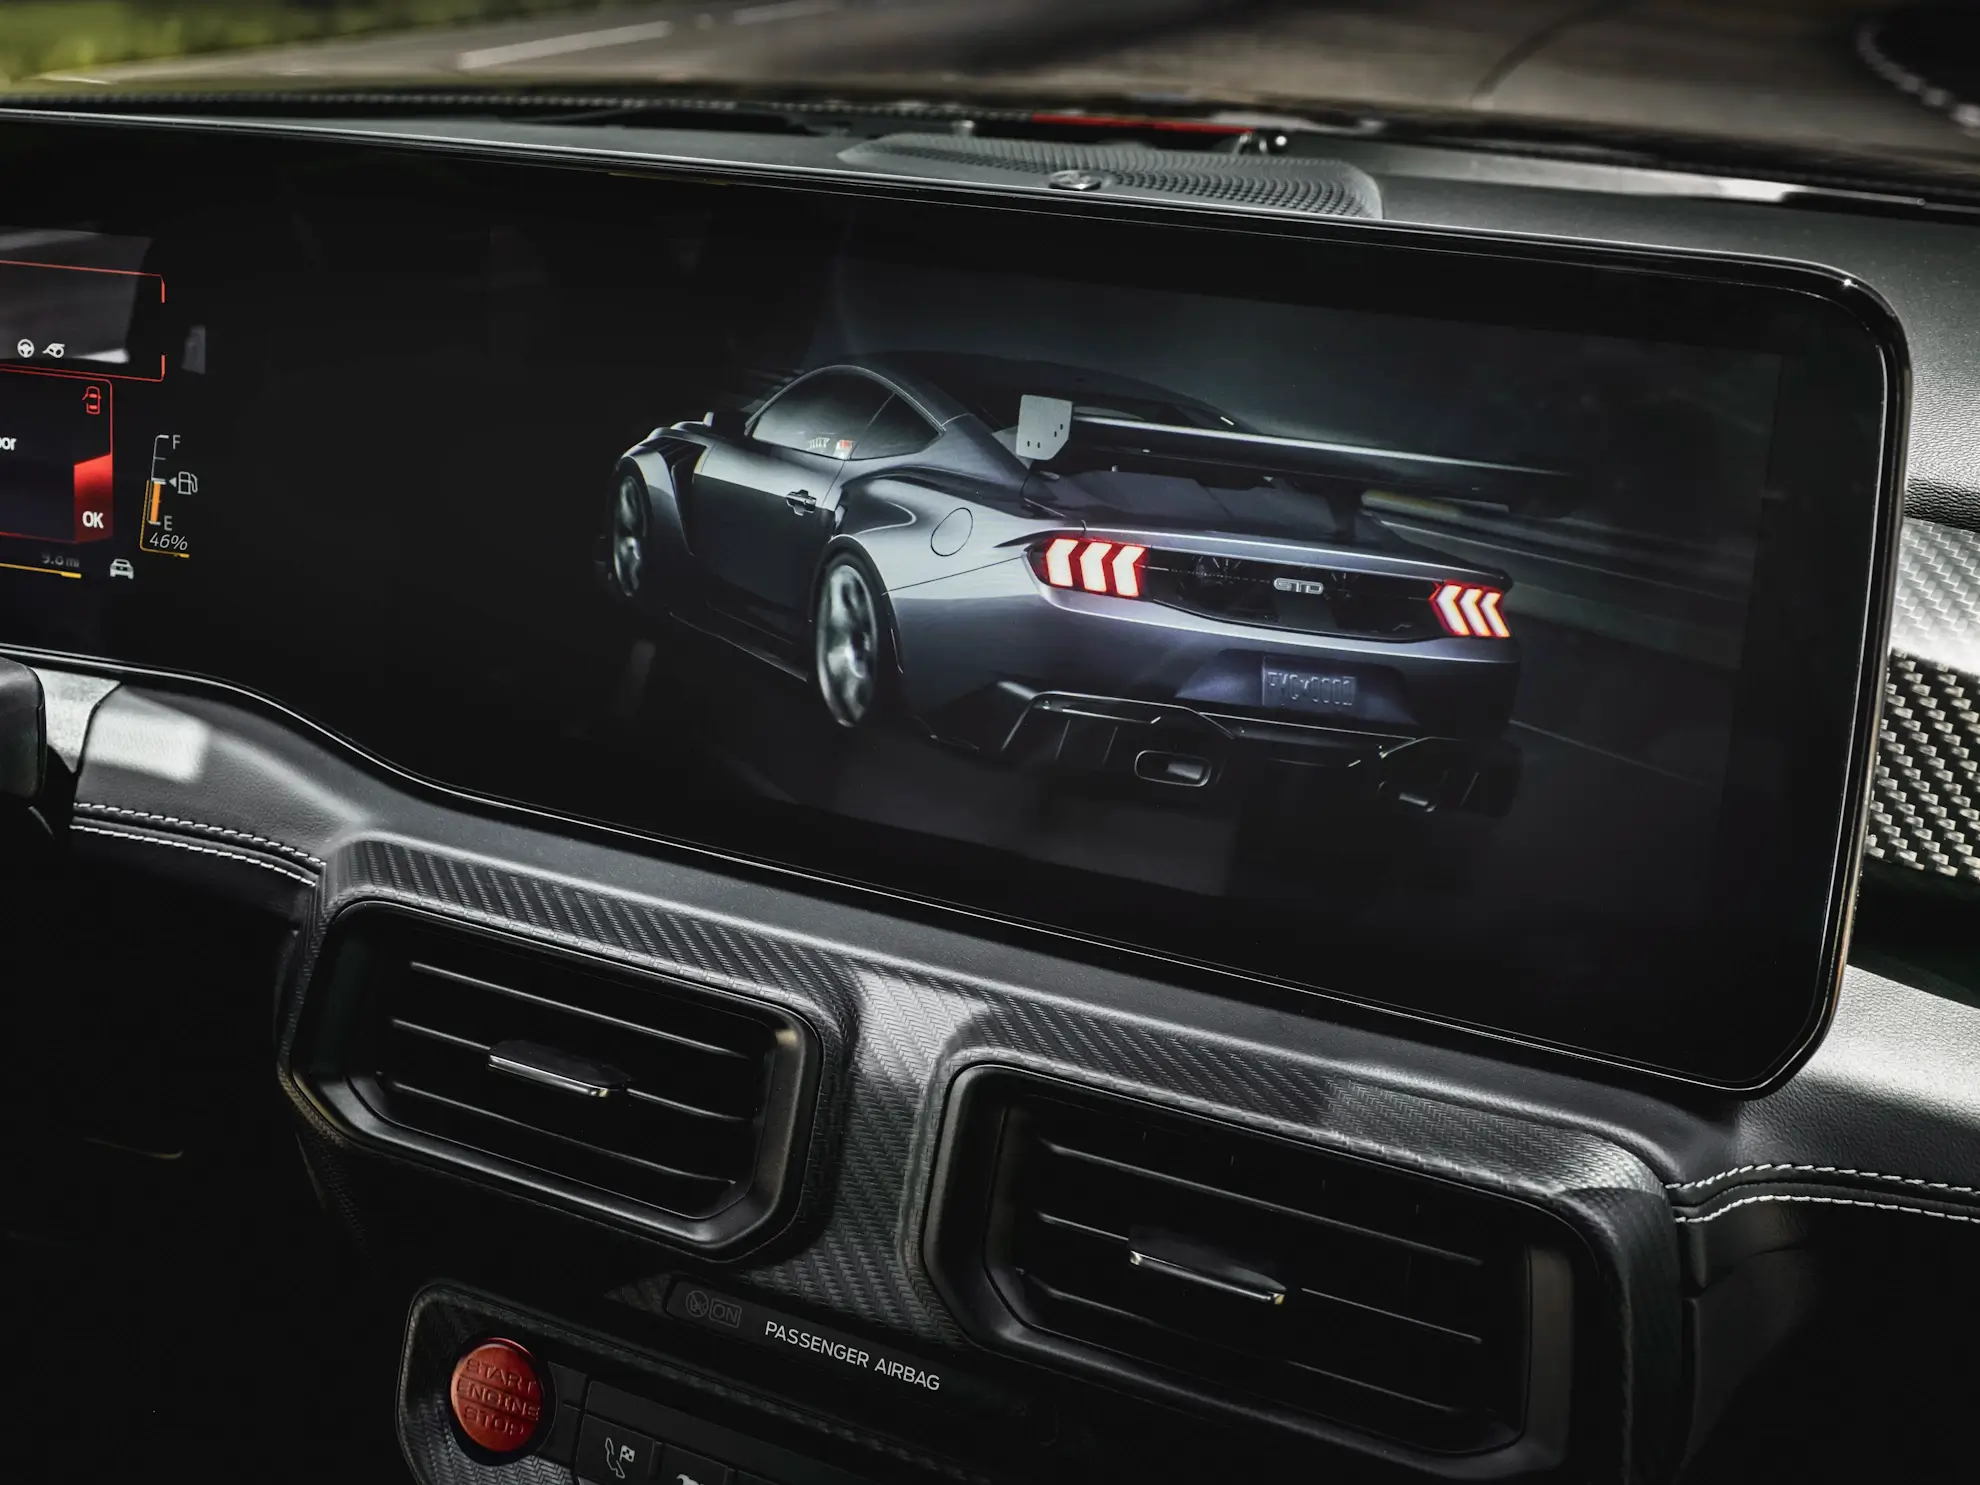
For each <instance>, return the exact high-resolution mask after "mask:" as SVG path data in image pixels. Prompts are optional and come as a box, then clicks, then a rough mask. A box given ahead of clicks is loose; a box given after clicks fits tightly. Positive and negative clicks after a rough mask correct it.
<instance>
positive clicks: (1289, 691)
mask: <svg viewBox="0 0 1980 1485" xmlns="http://www.w3.org/2000/svg"><path fill="white" fill-rule="evenodd" d="M1264 691H1265V705H1267V706H1269V707H1274V708H1276V709H1278V710H1280V711H1292V712H1351V711H1353V710H1354V691H1355V686H1354V677H1353V676H1351V675H1328V674H1326V673H1325V672H1324V671H1315V670H1288V669H1286V668H1285V667H1284V666H1281V665H1273V664H1271V663H1270V662H1269V661H1268V662H1267V663H1266V666H1265V687H1264Z"/></svg>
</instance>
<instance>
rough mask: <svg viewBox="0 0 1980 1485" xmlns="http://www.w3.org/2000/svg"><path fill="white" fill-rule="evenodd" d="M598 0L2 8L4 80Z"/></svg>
mask: <svg viewBox="0 0 1980 1485" xmlns="http://www.w3.org/2000/svg"><path fill="white" fill-rule="evenodd" d="M599 3H600V0H323V3H319V4H293V3H291V4H284V3H281V0H0V81H6V82H21V81H25V80H26V79H28V78H32V77H35V76H38V75H39V74H41V73H44V72H76V71H87V70H88V69H89V68H91V67H99V66H104V65H107V64H109V63H112V62H130V61H138V60H143V59H148V58H152V57H181V56H186V55H188V54H190V53H193V52H209V51H224V50H228V49H230V48H233V47H247V46H275V45H279V44H281V43H283V42H291V41H316V40H321V39H323V38H325V37H334V36H356V35H360V34H362V33H364V32H367V31H386V30H392V29H396V28H401V27H406V26H436V25H446V24H449V23H459V22H467V21H481V20H497V19H502V18H505V17H515V16H527V15H536V14H541V13H544V12H548V11H558V10H590V9H596V8H597V7H598V5H599Z"/></svg>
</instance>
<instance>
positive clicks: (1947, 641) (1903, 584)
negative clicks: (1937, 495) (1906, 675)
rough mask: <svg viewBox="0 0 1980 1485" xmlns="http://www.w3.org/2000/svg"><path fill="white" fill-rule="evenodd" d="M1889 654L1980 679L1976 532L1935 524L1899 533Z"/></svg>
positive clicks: (1979, 541) (1914, 524) (1908, 525)
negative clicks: (1961, 672)
mask: <svg viewBox="0 0 1980 1485" xmlns="http://www.w3.org/2000/svg"><path fill="white" fill-rule="evenodd" d="M1891 653H1892V654H1894V655H1909V656H1911V657H1912V658H1913V659H1916V660H1923V661H1925V662H1927V663H1928V664H1932V665H1936V666H1939V667H1941V668H1943V669H1946V670H1963V671H1965V672H1966V673H1967V674H1968V675H1980V532H1976V531H1962V530H1960V529H1959V528H1958V527H1957V526H1941V525H1939V524H1937V523H1936V522H1933V521H1906V522H1905V523H1904V525H1903V526H1902V527H1900V528H1899V532H1898V570H1897V597H1896V599H1895V601H1894V603H1893V606H1892V609H1891Z"/></svg>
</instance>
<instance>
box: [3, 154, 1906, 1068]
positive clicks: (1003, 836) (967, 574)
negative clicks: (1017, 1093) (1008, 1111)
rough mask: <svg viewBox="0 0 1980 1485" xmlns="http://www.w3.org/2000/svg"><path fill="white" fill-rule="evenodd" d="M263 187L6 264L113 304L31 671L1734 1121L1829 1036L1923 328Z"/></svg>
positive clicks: (1250, 260)
mask: <svg viewBox="0 0 1980 1485" xmlns="http://www.w3.org/2000/svg"><path fill="white" fill-rule="evenodd" d="M207 148H209V149H219V148H220V146H218V145H209V146H207ZM227 148H229V149H231V150H234V151H237V152H238V153H239V158H240V161H241V165H240V175H239V177H238V178H237V181H236V183H234V184H231V185H228V186H221V185H218V184H215V185H214V186H212V187H210V191H211V193H212V195H211V199H210V200H208V201H207V202H206V204H205V208H204V209H203V210H202V211H200V212H199V213H198V214H197V216H196V217H195V216H193V215H190V214H184V213H167V214H165V216H164V217H162V218H161V219H158V220H152V221H146V222H142V223H123V224H112V225H115V226H118V227H119V228H120V229H130V230H133V231H135V230H136V229H140V228H141V229H142V232H143V237H142V238H139V237H136V236H126V237H112V236H110V235H107V234H104V233H98V232H92V234H91V235H89V236H87V237H77V236H74V235H72V236H71V237H70V238H69V240H68V241H67V244H66V246H65V247H64V246H62V245H61V244H57V250H55V251H52V252H50V253H43V254H41V255H39V256H35V255H33V254H31V253H30V252H29V251H28V249H27V248H25V247H23V248H20V249H18V250H17V249H14V248H9V247H6V246H5V244H6V243H7V242H9V241H14V240H16V239H17V238H19V237H20V236H21V235H22V234H15V237H11V238H0V257H4V258H6V259H9V260H15V261H7V262H0V304H4V305H6V306H8V307H9V308H11V307H13V306H17V305H25V306H33V307H35V309H36V313H37V314H38V315H40V312H41V310H42V309H43V308H45V307H47V306H52V305H56V304H60V305H63V306H65V310H64V314H63V315H61V316H57V315H55V314H54V312H53V310H52V309H49V310H48V312H47V313H46V314H45V315H40V318H38V319H37V318H34V317H28V318H22V317H19V316H17V317H16V318H14V319H9V320H7V322H6V324H5V326H4V328H5V330H6V334H7V338H8V339H9V340H12V339H16V338H18V339H19V341H20V345H19V346H18V347H16V348H15V359H14V360H12V361H9V360H7V359H6V356H7V351H6V350H5V348H0V417H4V418H5V419H6V426H5V427H0V528H4V530H5V533H6V534H5V536H4V537H0V546H3V547H4V550H0V561H4V562H6V563H8V564H10V565H11V566H12V567H14V568H16V569H24V570H25V569H37V568H41V569H47V570H48V571H50V572H52V573H53V574H54V575H55V576H57V577H58V578H61V579H66V580H67V581H65V582H62V583H60V584H59V585H58V584H55V583H47V584H42V583H41V581H40V580H41V579H42V578H43V577H44V576H45V574H44V573H41V572H35V573H32V574H31V575H30V574H29V573H27V572H25V571H22V572H20V573H19V574H16V573H12V572H0V577H6V578H9V579H11V581H9V582H7V583H6V584H5V585H4V591H0V604H3V605H4V606H0V623H4V624H5V625H6V626H7V627H6V628H5V629H4V630H0V639H4V640H8V641H12V642H14V643H16V644H19V645H23V646H28V647H36V648H41V649H44V650H47V649H53V650H64V651H69V652H84V653H91V654H97V655H102V656H106V657H108V658H110V659H112V660H116V661H121V662H127V663H137V664H142V665H145V666H148V667H154V668H158V669H162V670H166V671H170V672H174V673H184V674H189V675H196V676H202V677H208V678H213V679H216V680H219V681H223V682H227V683H230V684H231V685H233V686H236V687H239V688H242V689H244V690H245V691H247V692H251V693H254V694H255V695H258V696H262V697H266V698H269V699H271V700H273V701H274V702H277V703H280V704H281V705H283V706H284V707H286V708H289V709H290V710H292V711H293V712H295V713H298V714H300V715H301V716H303V717H306V718H308V719H310V720H311V721H314V722H316V723H318V724H320V725H322V726H323V727H326V728H328V729H330V730H332V731H333V732H335V733H337V734H340V735H342V736H344V737H347V738H349V739H350V740H351V741H352V742H354V743H355V744H356V745H357V746H358V747H360V748H361V749H363V750H364V751H365V752H367V753H368V754H370V755H372V756H373V757H375V758H377V759H379V760H381V761H382V762H384V763H386V764H389V765H392V766H394V767H397V768H401V769H405V770H408V771H410V772H412V773H414V774H416V775H419V776H421V777H423V778H426V779H430V780H433V781H436V782H438V783H440V784H444V785H447V786H450V787H453V788H457V789H462V790H466V791H469V792H472V793H475V794H480V795H484V796H488V797H492V798H496V799H501V800H507V801H515V802H518V803H522V804H526V805H530V806H535V807H539V808H544V809H548V810H552V811H556V812H559V813H563V814H566V815H571V816H577V817H582V818H584V819H587V820H592V821H597V822H601V823H604V824H608V825H611V826H616V827H621V828H625V829H629V830H632V831H635V832H638V833H640V834H642V835H644V836H646V837H648V838H649V839H651V840H652V841H653V842H654V849H670V848H687V849H692V850H697V851H705V850H713V851H716V852H719V853H722V854H723V855H724V856H725V857H727V858H729V859H730V860H732V861H734V862H737V863H740V864H743V865H744V866H748V867H760V868H762V869H765V870H774V871H795V872H799V873H802V874H803V876H804V877H805V878H806V879H807V880H808V881H810V882H812V883H814V884H816V887H817V890H821V891H828V892H838V891H845V892H853V893H858V894H871V893H874V892H879V893H882V894H885V901H887V902H888V903H891V904H893V905H894V906H895V907H896V908H898V909H899V910H904V911H914V912H927V913H932V914H935V915H937V916H938V917H939V916H940V915H942V914H943V913H945V912H947V911H949V910H952V909H958V908H959V909H962V910H964V911H965V912H967V913H968V914H970V915H972V916H971V917H970V918H969V919H966V920H962V919H959V920H956V921H957V922H959V923H963V922H968V923H974V924H975V928H974V929H973V930H972V931H976V932H982V933H991V934H998V933H1018V934H1026V933H1035V932H1043V933H1047V934H1050V935H1053V940H1052V941H1053V942H1055V943H1057V944H1058V945H1059V946H1060V947H1061V948H1062V949H1063V950H1064V951H1065V952H1067V953H1070V954H1073V955H1075V956H1076V957H1085V958H1088V959H1091V960H1095V961H1107V960H1112V961H1114V962H1117V963H1118V962H1124V961H1123V958H1122V956H1124V955H1128V956H1133V957H1132V959H1131V961H1125V962H1132V963H1134V964H1135V965H1136V966H1137V967H1138V968H1140V969H1141V970H1142V971H1143V972H1149V971H1151V970H1152V971H1153V972H1156V973H1159V974H1165V975H1171V976H1181V977H1184V978H1187V979H1190V980H1192V981H1194V982H1197V983H1204V984H1210V985H1213V986H1216V987H1219V988H1222V989H1225V990H1227V991H1230V992H1232V993H1247V994H1251V993H1260V994H1272V993H1279V992H1281V991H1284V990H1294V991H1298V992H1301V993H1318V994H1323V995H1327V996H1332V997H1336V998H1339V999H1343V1000H1351V1001H1356V1002H1361V1003H1364V1004H1366V1005H1369V1006H1373V1007H1379V1008H1385V1009H1389V1010H1400V1011H1403V1012H1407V1013H1409V1014H1412V1015H1416V1016H1420V1017H1426V1018H1431V1019H1435V1020H1439V1021H1444V1022H1449V1023H1453V1024H1456V1025H1464V1026H1470V1027H1473V1028H1479V1029H1484V1030H1488V1031H1492V1032H1495V1033H1499V1034H1503V1035H1509V1036H1513V1037H1517V1038H1520V1039H1524V1040H1531V1041H1541V1042H1547V1043H1551V1044H1554V1045H1557V1046H1561V1047H1565V1048H1568V1049H1572V1050H1576V1051H1581V1052H1586V1053H1591V1054H1594V1055H1598V1056H1602V1057H1605V1058H1609V1059H1613V1060H1619V1061H1626V1062H1632V1063H1638V1064H1642V1065H1645V1066H1649V1067H1654V1068H1658V1069H1661V1070H1664V1071H1671V1072H1677V1073H1681V1074H1684V1075H1686V1076H1690V1077H1694V1078H1698V1079H1702V1080H1705V1081H1711V1082H1716V1083H1723V1084H1727V1085H1741V1084H1751V1083H1755V1082H1759V1081H1763V1080H1764V1079H1765V1078H1766V1077H1768V1076H1769V1075H1770V1074H1772V1073H1773V1072H1775V1071H1778V1069H1779V1068H1780V1067H1782V1066H1783V1065H1785V1063H1786V1062H1787V1061H1788V1060H1789V1059H1791V1058H1792V1057H1793V1055H1794V1054H1795V1053H1796V1052H1797V1051H1798V1050H1799V1049H1800V1048H1801V1047H1803V1046H1805V1044H1806V1042H1807V1040H1808V1038H1809V1036H1810V1035H1811V1034H1812V1032H1813V1030H1814V1029H1815V1028H1816V1027H1817V1026H1818V1025H1819V1022H1820V1019H1821V1015H1822V1011H1823V1007H1824V1005H1825V1003H1826V999H1827V997H1828V995H1829V993H1830V991H1831V989H1832V987H1833V981H1834V976H1835V974H1836V972H1837V962H1838V961H1837V957H1836V956H1837V952H1838V945H1839V941H1840V933H1841V926H1842V914H1843V902H1844V896H1845V888H1846V885H1847V883H1848V881H1849V863H1850V859H1851V850H1852V844H1853V843H1852V841H1851V840H1850V839H1849V836H1848V832H1849V830H1850V829H1851V828H1852V827H1853V825H1854V822H1855V818H1856V811H1857V808H1858V803H1859V800H1860V793H1861V784H1862V780H1861V777H1860V775H1861V771H1862V770H1861V766H1860V765H1861V762H1862V759H1863V756H1864V754H1863V752H1862V750H1861V749H1862V745H1863V738H1862V736H1861V734H1862V732H1863V729H1864V723H1865V719H1866V718H1867V716H1868V715H1869V712H1868V698H1869V696H1870V694H1871V688H1872V686H1873V683H1874V664H1875V659H1876V656H1877V645H1878V638H1879V629H1878V624H1877V622H1876V621H1875V620H1874V618H1873V615H1874V614H1875V613H1876V608H1877V603H1878V599H1879V593H1880V589H1879V583H1880V582H1881V580H1882V579H1881V576H1880V574H1881V564H1882V563H1883V560H1884V556H1885V545H1884V544H1885V542H1886V539H1887V537H1888V526H1889V519H1888V514H1889V508H1888V488H1887V485H1888V464H1889V454H1888V451H1889V448H1890V447H1891V438H1892V435H1893V429H1894V418H1895V416H1896V409H1895V407H1894V405H1893V391H1894V382H1893V380H1892V378H1891V376H1890V373H1889V358H1890V355H1891V351H1890V349H1889V337H1888V335H1887V334H1886V332H1885V331H1884V330H1883V329H1882V328H1881V321H1880V320H1879V319H1878V317H1877V315H1876V312H1875V311H1874V309H1871V308H1869V307H1867V301H1864V302H1855V301H1847V300H1846V298H1845V296H1844V293H1843V291H1842V290H1840V289H1839V288H1837V287H1836V286H1835V285H1833V284H1832V283H1830V282H1829V281H1827V280H1825V279H1822V278H1820V277H1818V276H1817V275H1814V274H1812V273H1795V272H1791V271H1788V270H1762V269H1760V268H1757V267H1752V266H1747V267H1734V266H1731V265H1722V264H1721V265H1711V264H1701V263H1696V262H1683V261H1675V260H1672V261H1650V260H1644V259H1640V258H1627V257H1622V256H1614V257H1605V256H1602V255H1599V254H1594V253H1590V252H1568V251H1565V250H1554V251H1541V250H1538V249H1534V248H1518V247H1515V246H1512V245H1508V244H1496V245H1493V244H1485V243H1480V242H1469V241H1465V240H1462V239H1457V238H1452V237H1448V236H1442V237H1439V236H1412V235H1410V234H1407V233H1404V232H1401V231H1398V230H1395V229H1389V228H1371V227H1367V226H1365V225H1363V226H1355V227H1351V228H1348V229H1345V230H1343V229H1338V228H1334V229H1329V228H1327V227H1325V226H1324V225H1314V224H1304V223H1292V222H1286V221H1278V222H1271V223H1262V222H1251V223H1245V222H1240V221H1237V220H1234V219H1232V218H1229V217H1215V218H1213V217H1207V216H1204V215H1201V214H1199V215H1197V216H1194V217H1191V218H1188V219H1182V218H1177V217H1171V216H1167V215H1164V214H1161V213H1156V212H1147V211H1143V212H1138V213H1133V214H1124V213H1122V212H1120V211H1119V209H1115V208H1107V207H1104V206H1103V205H1101V204H1099V203H1089V202H1078V201H1076V202H1070V203H1066V204H1064V205H1059V206H1054V207H1052V208H1051V209H1047V208H1046V207H1045V206H1044V205H1043V204H1041V203H1037V202H1032V203H1029V204H1028V205H1027V206H1026V207H1025V209H1022V210H1013V209H998V208H995V207H992V206H987V205H984V204H980V203H979V204H974V205H969V204H960V203H945V202H941V201H938V200H935V199H931V198H928V197H926V196H925V195H923V196H917V195H910V194H904V193H903V194H887V195H882V194H876V193H875V192H873V191H872V190H868V191H866V192H864V193H845V194H831V193H827V192H824V191H814V192H800V191H796V190H793V189H788V188H786V189H778V190H768V189H760V188H754V187H750V186H747V185H743V184H732V185H727V186H721V187H714V186H706V185H701V184H697V183H694V182H691V181H686V180H655V179H648V180H634V179H626V178H608V177H604V176H595V175H586V174H579V173H575V172H569V173H550V172H536V173H528V174H517V175H514V176H511V175H508V174H506V173H505V172H503V171H502V170H500V169H499V168H496V167H493V166H471V165H467V164H459V163H456V164H451V165H448V166H446V167H445V168H444V169H443V168H440V167H439V166H437V165H435V164H433V163H431V162H428V163H427V164H424V165H419V166H415V165H412V164H408V163H403V162H399V163H393V164H390V165H388V164H386V163H384V162H383V161H381V160H379V159H376V158H374V159H372V160H370V161H369V162H368V163H366V164H364V165H363V166H362V168H360V167H359V165H358V164H357V163H356V162H355V160H354V159H352V158H350V157H345V156H340V155H339V154H338V153H337V152H336V151H335V150H334V149H330V148H327V147H326V148H324V149H321V150H319V151H317V152H315V153H310V152H303V153H301V154H294V153H292V154H291V155H289V156H285V157H282V158H279V159H278V158H276V157H274V156H272V155H264V154H259V153H257V152H256V151H255V149H254V148H253V147H252V146H249V145H246V144H235V145H230V146H228V147H227ZM254 179H267V180H276V181H279V182H280V183H281V190H279V191H276V192H274V193H272V195H267V196H257V195H256V194H255V193H254V192H253V191H252V190H250V189H249V187H248V185H247V182H249V181H251V180H254ZM275 196H279V197H280V199H281V200H282V201H283V203H284V206H283V212H282V214H279V219H278V218H277V217H275V216H271V215H269V214H268V212H267V211H266V210H264V209H263V205H262V203H263V201H264V200H265V199H273V197H275ZM97 225H101V224H98V223H92V226H97ZM23 230H24V232H25V231H26V229H23ZM34 230H35V231H46V230H48V229H45V228H37V229H34ZM28 235H32V234H31V233H30V234H28ZM117 244H124V247H123V249H122V256H121V257H118V249H117ZM132 244H135V246H134V247H133V246H132ZM65 254H66V256H64V255H65ZM106 257H108V258H116V259H117V261H114V262H106V261H93V262H87V263H86V262H85V261H84V260H87V259H91V258H94V259H96V260H103V259H105V258H106ZM84 267H87V268H89V269H90V270H91V272H90V273H89V274H85V273H83V272H82V271H81V270H82V269H83V268H84ZM168 278H169V279H170V296H171V297H170V298H167V290H166V281H167V279H168ZM181 301H183V302H182V303H181ZM58 320H59V323H57V321H58ZM17 327H18V335H17V334H16V329H17ZM51 341H53V343H51ZM58 345H59V346H60V347H61V349H57V346H58ZM209 355H210V364H209ZM51 358H53V359H51ZM146 379H149V380H148V381H147V380H146ZM154 384H161V385H154ZM162 384H169V386H170V388H171V390H172V396H173V397H174V398H176V399H177V400H176V401H173V400H168V401H165V402H159V403H153V404H142V406H143V410H144V418H143V420H142V421H139V420H138V419H137V416H136V414H135V413H132V412H129V411H127V403H128V404H129V406H130V407H131V408H137V407H139V406H140V405H141V404H140V403H139V401H138V400H137V398H136V396H135V395H131V396H127V389H138V390H140V391H141V390H144V389H147V388H149V389H150V390H151V391H152V392H153V393H154V394H161V395H162V393H161V387H162ZM188 389H192V390H190V391H189V390H188ZM168 408H169V409H170V410H169V412H168V411H166V410H165V409H168ZM113 417H114V418H115V420H116V422H115V424H114V429H115V431H114V435H113V432H112V428H113V423H112V419H113ZM195 426H197V427H198V428H200V429H201V430H202V434H201V437H202V438H203V439H204V440H205V442H206V447H204V448H201V449H200V450H199V451H198V457H194V456H193V454H192V452H191V451H190V449H189V447H188V445H187V442H186V440H187V438H188V437H190V430H191V429H192V428H193V427H195ZM58 586H60V587H62V588H71V587H73V588H76V589H79V590H82V591H76V592H67V591H51V590H53V589H55V588H57V587H58ZM1866 657H1868V662H1869V668H1868V669H1866ZM999 924H1001V925H1004V926H1001V927H1000V926H997V925H999Z"/></svg>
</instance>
